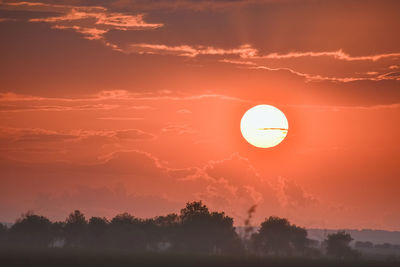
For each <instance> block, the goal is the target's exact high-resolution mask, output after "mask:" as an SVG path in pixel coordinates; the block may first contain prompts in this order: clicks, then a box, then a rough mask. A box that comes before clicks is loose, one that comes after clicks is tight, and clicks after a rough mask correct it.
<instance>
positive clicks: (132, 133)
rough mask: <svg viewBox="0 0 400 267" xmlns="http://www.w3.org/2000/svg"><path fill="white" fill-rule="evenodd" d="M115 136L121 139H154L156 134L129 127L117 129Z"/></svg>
mask: <svg viewBox="0 0 400 267" xmlns="http://www.w3.org/2000/svg"><path fill="white" fill-rule="evenodd" d="M113 137H116V138H119V139H133V140H137V139H140V140H143V139H153V138H154V137H155V136H154V135H153V134H149V133H146V132H144V131H142V130H138V129H129V130H119V131H115V133H114V135H113Z"/></svg>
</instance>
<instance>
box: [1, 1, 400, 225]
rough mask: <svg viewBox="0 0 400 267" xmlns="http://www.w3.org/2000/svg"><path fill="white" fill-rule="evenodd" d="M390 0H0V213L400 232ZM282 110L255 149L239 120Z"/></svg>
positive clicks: (398, 113) (399, 128) (396, 52)
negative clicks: (180, 216) (193, 217)
mask: <svg viewBox="0 0 400 267" xmlns="http://www.w3.org/2000/svg"><path fill="white" fill-rule="evenodd" d="M399 13H400V1H396V0H392V1H388V0H376V1H371V0H355V1H344V0H338V1H328V0H326V1H323V0H293V1H289V0H265V1H263V0H258V1H256V0H219V1H217V0H215V1H211V0H208V1H207V0H206V1H195V0H154V1H145V0H99V1H90V0H70V1H67V0H62V1H52V0H50V1H45V0H43V1H41V2H36V1H35V2H34V1H30V2H28V1H25V2H16V1H1V0H0V50H1V56H0V221H1V222H13V221H14V220H15V219H16V218H18V217H19V216H20V215H21V213H23V212H26V211H27V210H32V211H34V212H36V213H38V214H41V215H45V216H47V217H49V218H51V219H53V220H64V219H65V217H66V216H67V214H68V213H69V212H71V211H72V210H74V209H80V210H81V211H83V212H84V213H85V214H86V215H87V216H93V215H98V216H106V217H107V218H111V217H113V216H115V215H116V214H118V213H121V212H124V211H127V212H129V213H131V214H133V215H135V216H137V217H144V218H145V217H146V218H147V217H152V216H155V215H164V214H167V213H170V212H179V210H180V208H182V207H183V206H184V205H185V203H186V202H187V201H193V200H203V201H204V203H205V204H207V205H208V206H209V207H210V208H211V209H212V210H223V211H225V212H226V213H227V215H229V216H232V217H234V219H235V224H236V225H243V221H244V219H245V217H246V211H247V210H248V209H249V208H250V207H251V206H252V205H255V204H256V205H257V208H256V213H255V215H254V220H253V224H254V225H256V224H258V223H260V222H261V220H263V219H264V218H265V217H268V216H270V215H277V216H281V217H286V218H288V219H289V220H290V221H291V222H293V223H295V224H297V225H301V226H305V227H313V228H357V229H360V228H372V229H386V230H400V213H399V203H400V156H399V153H400V141H399V137H400V125H399V124H400V119H399V118H400V32H399V29H400V16H399ZM258 104H269V105H273V106H275V107H277V108H279V109H280V110H281V111H283V112H284V113H285V115H286V117H287V119H288V122H289V131H288V135H287V137H286V139H285V140H284V141H283V142H282V143H281V144H279V145H278V146H276V147H273V148H267V149H262V148H256V147H253V146H251V145H250V144H249V143H247V142H246V140H245V139H244V138H243V137H242V135H241V132H240V120H241V117H242V116H243V114H244V112H245V111H246V110H248V109H249V108H251V107H253V106H255V105H258Z"/></svg>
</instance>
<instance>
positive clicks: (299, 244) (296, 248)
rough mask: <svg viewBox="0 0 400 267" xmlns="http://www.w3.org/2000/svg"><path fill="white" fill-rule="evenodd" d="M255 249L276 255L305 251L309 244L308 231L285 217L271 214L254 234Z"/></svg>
mask: <svg viewBox="0 0 400 267" xmlns="http://www.w3.org/2000/svg"><path fill="white" fill-rule="evenodd" d="M252 239H253V242H254V246H255V249H256V250H257V251H259V252H266V253H272V254H275V255H290V254H292V253H294V252H299V253H304V250H305V249H306V246H307V242H308V239H307V231H306V230H305V229H304V228H301V227H298V226H296V225H291V224H290V222H289V221H288V220H287V219H285V218H279V217H274V216H271V217H269V218H268V219H266V220H265V221H264V222H263V223H261V227H260V229H259V231H258V233H256V234H254V235H253V236H252Z"/></svg>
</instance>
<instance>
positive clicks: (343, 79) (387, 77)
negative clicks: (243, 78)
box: [221, 59, 400, 83]
mask: <svg viewBox="0 0 400 267" xmlns="http://www.w3.org/2000/svg"><path fill="white" fill-rule="evenodd" d="M221 62H224V63H230V64H236V65H243V68H247V69H253V70H266V71H274V72H275V71H284V72H289V73H291V74H294V75H296V76H299V77H302V78H304V79H305V80H306V81H307V82H310V81H330V82H342V83H349V82H355V81H384V80H400V77H399V76H398V75H387V74H383V75H377V74H375V75H376V76H374V77H371V74H370V73H369V74H367V75H368V76H367V77H333V76H331V77H330V76H324V75H318V74H310V73H305V72H300V71H296V70H294V69H292V68H288V67H268V66H264V65H258V64H257V63H255V62H251V61H240V60H226V59H225V60H221Z"/></svg>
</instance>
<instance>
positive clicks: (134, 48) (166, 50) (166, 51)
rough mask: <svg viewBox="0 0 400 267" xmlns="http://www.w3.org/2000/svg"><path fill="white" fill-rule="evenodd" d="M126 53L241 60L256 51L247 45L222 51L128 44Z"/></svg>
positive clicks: (209, 48) (207, 48) (201, 47)
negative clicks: (235, 58) (228, 56)
mask: <svg viewBox="0 0 400 267" xmlns="http://www.w3.org/2000/svg"><path fill="white" fill-rule="evenodd" d="M127 52H129V53H138V54H159V55H175V56H183V57H197V56H201V55H212V56H225V55H237V56H240V57H242V58H247V57H253V56H255V55H256V53H257V50H256V49H254V48H252V47H251V45H249V44H244V45H241V46H239V47H237V48H232V49H223V48H217V47H210V46H209V47H206V46H189V45H179V46H167V45H164V44H145V43H142V44H130V45H129V47H128V49H127Z"/></svg>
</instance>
